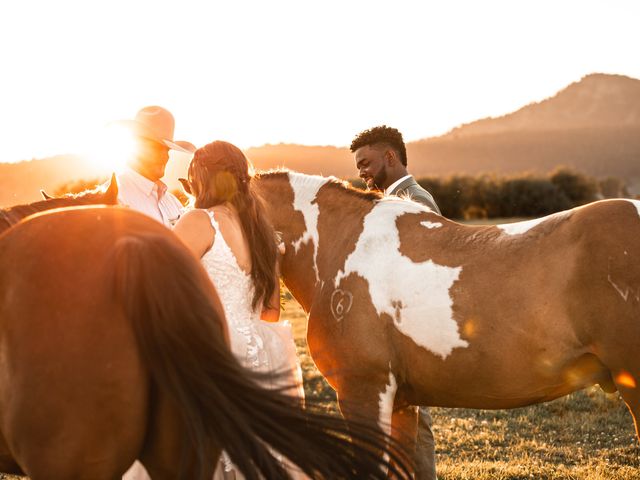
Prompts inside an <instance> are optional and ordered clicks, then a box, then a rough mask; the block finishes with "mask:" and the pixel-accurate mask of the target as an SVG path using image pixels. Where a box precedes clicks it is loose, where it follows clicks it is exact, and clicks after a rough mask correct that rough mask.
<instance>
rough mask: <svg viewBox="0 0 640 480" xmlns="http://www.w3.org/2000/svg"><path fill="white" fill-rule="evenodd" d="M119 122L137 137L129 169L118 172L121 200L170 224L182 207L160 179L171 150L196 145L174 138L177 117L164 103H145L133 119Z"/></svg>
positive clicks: (178, 214) (119, 200)
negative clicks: (174, 116) (159, 105)
mask: <svg viewBox="0 0 640 480" xmlns="http://www.w3.org/2000/svg"><path fill="white" fill-rule="evenodd" d="M118 123H119V124H120V125H122V126H124V127H126V128H128V129H130V131H131V132H132V133H133V135H134V137H135V140H136V152H135V153H134V154H133V155H132V157H131V158H130V159H129V160H128V166H127V169H126V170H125V171H124V172H122V173H119V174H118V175H116V178H117V181H118V202H119V203H120V204H121V205H126V206H128V207H130V208H132V209H134V210H138V211H139V212H142V213H144V214H146V215H149V216H150V217H152V218H155V219H156V220H158V221H159V222H161V223H163V224H164V225H166V226H167V227H171V226H172V225H173V224H174V223H175V222H176V221H177V220H178V218H179V217H180V215H181V213H182V209H183V207H182V204H181V203H180V201H179V200H178V199H177V198H176V197H175V195H173V194H172V193H171V192H168V191H167V185H166V184H165V183H164V182H163V181H162V180H160V179H161V178H162V177H164V173H165V168H166V166H167V162H168V161H169V150H176V151H180V152H185V153H193V151H194V150H195V147H194V146H193V145H192V144H190V143H189V142H184V141H174V140H173V131H174V127H175V121H174V119H173V115H172V114H171V112H169V111H168V110H167V109H165V108H162V107H158V106H152V107H144V108H143V109H141V110H140V111H139V112H138V113H137V114H136V116H135V118H134V119H133V120H123V121H120V122H118Z"/></svg>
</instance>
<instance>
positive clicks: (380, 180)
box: [367, 168, 387, 192]
mask: <svg viewBox="0 0 640 480" xmlns="http://www.w3.org/2000/svg"><path fill="white" fill-rule="evenodd" d="M386 183H387V171H386V170H385V169H384V168H383V169H382V170H380V171H379V172H378V174H377V175H376V176H375V177H373V182H372V185H367V186H368V187H369V190H380V191H381V192H384V188H385V187H384V185H385V184H386Z"/></svg>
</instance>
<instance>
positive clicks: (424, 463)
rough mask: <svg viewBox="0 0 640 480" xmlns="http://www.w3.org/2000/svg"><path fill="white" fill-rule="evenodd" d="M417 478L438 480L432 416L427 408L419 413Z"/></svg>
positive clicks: (420, 479)
mask: <svg viewBox="0 0 640 480" xmlns="http://www.w3.org/2000/svg"><path fill="white" fill-rule="evenodd" d="M416 478H417V479H419V480H436V448H435V442H434V441H433V432H432V431H431V415H430V414H429V409H428V408H427V407H420V409H419V412H418V441H417V443H416Z"/></svg>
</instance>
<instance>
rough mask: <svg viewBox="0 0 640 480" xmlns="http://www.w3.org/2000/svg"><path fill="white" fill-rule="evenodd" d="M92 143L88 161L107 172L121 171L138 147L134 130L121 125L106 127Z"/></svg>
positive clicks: (89, 147) (89, 148)
mask: <svg viewBox="0 0 640 480" xmlns="http://www.w3.org/2000/svg"><path fill="white" fill-rule="evenodd" d="M90 143H91V144H90V145H87V146H86V152H87V153H86V157H87V159H88V161H89V162H91V163H92V164H93V165H94V166H95V167H97V168H98V169H99V170H101V171H107V172H121V171H122V170H123V169H124V167H125V166H126V164H127V161H128V160H129V159H130V158H131V157H132V156H133V155H134V154H135V152H136V149H137V148H138V147H137V143H136V141H135V138H134V136H133V134H132V132H131V131H130V130H127V129H126V128H124V127H122V126H119V125H109V126H107V127H105V128H104V129H103V131H101V132H100V133H99V134H98V135H96V137H95V139H93V141H91V142H90Z"/></svg>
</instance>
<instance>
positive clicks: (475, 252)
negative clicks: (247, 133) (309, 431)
mask: <svg viewBox="0 0 640 480" xmlns="http://www.w3.org/2000/svg"><path fill="white" fill-rule="evenodd" d="M257 187H258V188H259V190H260V192H261V195H262V197H263V198H264V200H265V203H266V204H267V208H268V212H269V215H270V217H271V220H272V221H273V224H274V226H275V228H276V229H277V230H279V231H281V232H282V233H283V239H284V242H285V245H286V254H285V255H284V258H283V261H282V273H283V276H284V280H285V283H286V285H287V287H288V288H289V289H290V290H291V292H292V293H293V295H294V296H295V298H296V299H297V300H298V301H299V302H300V303H301V305H302V306H303V308H304V309H305V310H306V311H307V312H308V314H309V321H308V344H309V349H310V352H311V355H312V357H313V359H314V361H315V363H316V365H317V366H318V368H319V370H320V371H321V372H322V373H323V374H324V375H325V376H326V378H327V380H328V381H329V383H330V384H331V385H332V386H333V387H334V388H335V389H336V391H337V393H338V401H339V404H340V408H341V410H342V412H343V413H344V414H345V415H346V416H347V417H349V416H352V415H355V414H356V413H358V414H362V413H364V414H366V415H368V416H369V418H370V419H375V420H376V421H378V422H379V424H380V425H381V426H382V427H386V428H388V425H391V427H392V430H393V433H394V435H396V436H397V437H398V438H400V437H402V434H404V435H406V436H407V438H404V441H407V442H408V444H409V446H410V449H412V448H414V447H413V444H412V443H411V442H413V441H414V440H413V439H414V438H415V430H416V415H417V408H416V407H415V405H427V406H443V407H467V408H483V409H501V408H512V407H520V406H525V405H530V404H533V403H539V402H544V401H548V400H552V399H554V398H557V397H560V396H562V395H566V394H568V393H570V392H573V391H575V390H578V389H581V388H583V387H586V386H588V385H592V384H596V383H598V384H600V385H601V386H602V388H604V389H605V390H607V391H614V390H615V389H618V390H619V391H620V393H621V395H622V397H623V399H624V400H625V402H626V403H627V405H628V407H629V409H630V410H631V413H632V414H633V417H634V419H635V422H636V430H638V422H639V421H640V391H639V390H638V388H637V384H638V382H640V202H637V201H631V200H606V201H600V202H596V203H593V204H590V205H587V206H584V207H580V208H576V209H573V210H570V211H566V212H562V213H558V214H555V215H550V216H548V217H545V218H541V219H538V220H532V221H528V222H521V223H515V224H509V225H501V226H500V225H499V226H466V225H460V224H458V223H455V222H453V221H450V220H447V219H446V218H443V217H441V216H439V215H437V214H435V213H433V212H431V211H430V210H429V209H427V208H426V207H423V206H421V205H419V204H417V203H415V202H412V201H410V200H403V199H397V198H381V197H380V196H379V195H377V194H375V193H371V192H362V191H356V190H354V189H351V188H348V187H347V186H345V184H344V183H343V182H340V181H337V180H336V179H332V178H324V177H318V176H308V175H302V174H298V173H294V172H268V173H263V174H262V175H261V176H260V177H259V178H258V179H257ZM412 451H413V450H412Z"/></svg>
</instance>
